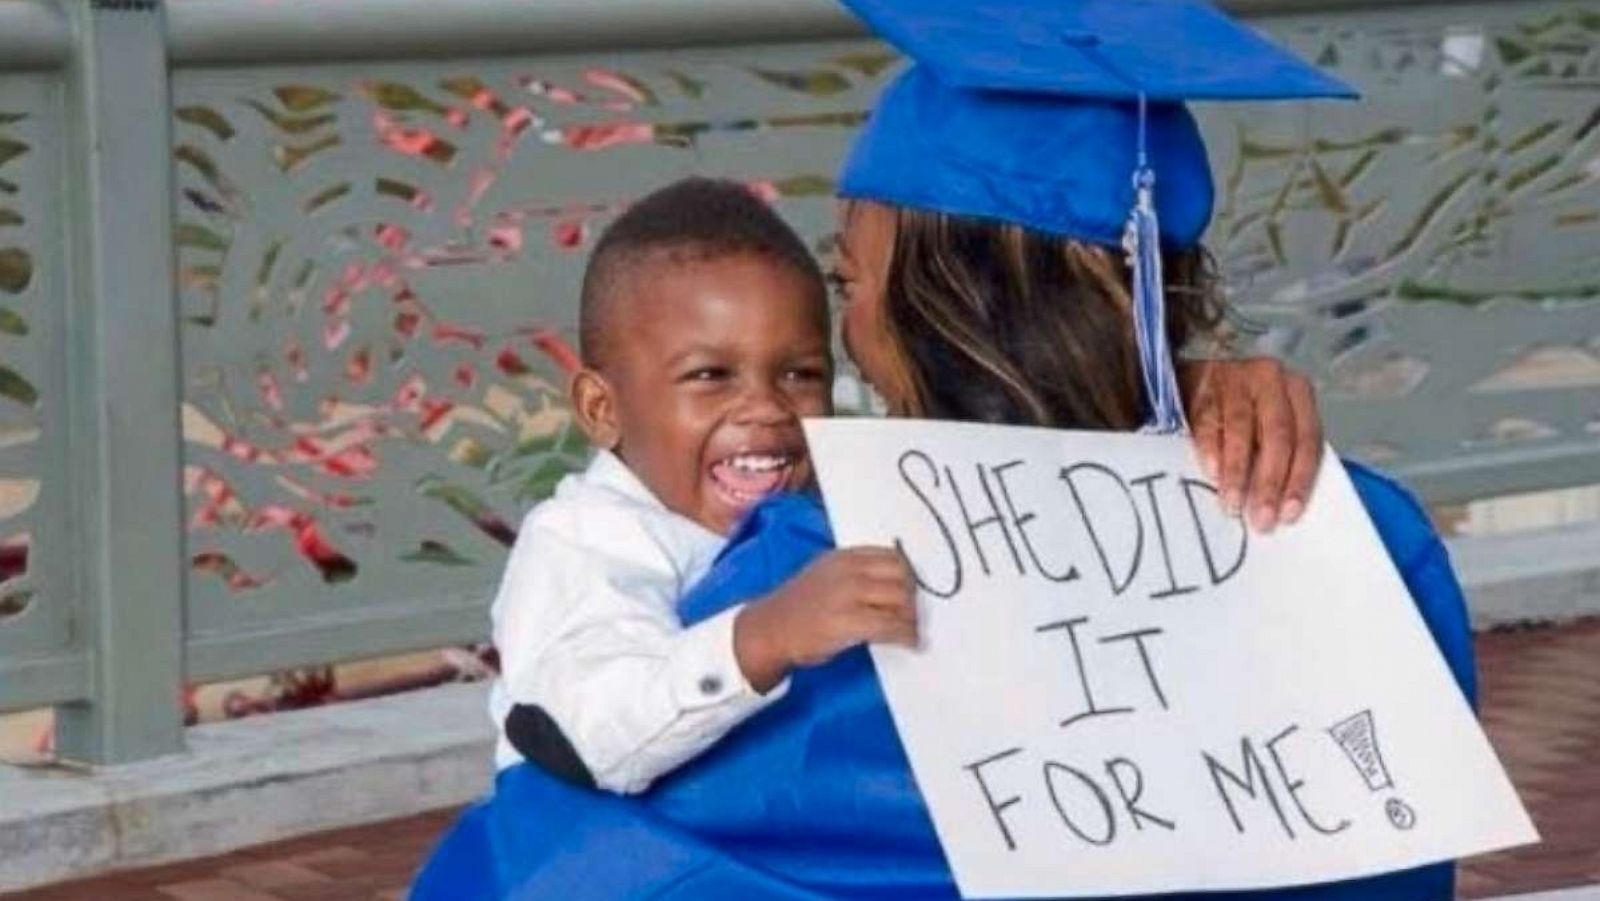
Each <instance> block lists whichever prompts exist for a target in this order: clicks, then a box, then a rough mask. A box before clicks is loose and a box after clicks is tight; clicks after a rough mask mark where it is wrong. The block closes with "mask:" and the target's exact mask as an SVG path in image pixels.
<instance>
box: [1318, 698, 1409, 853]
mask: <svg viewBox="0 0 1600 901" xmlns="http://www.w3.org/2000/svg"><path fill="white" fill-rule="evenodd" d="M1328 735H1329V736H1330V737H1332V738H1333V742H1334V744H1336V745H1338V746H1339V750H1341V751H1343V752H1344V756H1345V757H1346V758H1347V759H1349V761H1350V764H1351V765H1352V766H1354V767H1355V768H1356V772H1357V773H1360V774H1361V778H1362V780H1363V781H1365V782H1366V783H1367V790H1368V791H1372V792H1381V791H1391V790H1393V789H1394V778H1393V777H1391V776H1390V775H1389V767H1388V765H1386V764H1385V763H1384V762H1383V749H1382V748H1381V747H1379V745H1378V726H1377V723H1376V722H1375V721H1374V720H1373V718H1372V711H1371V710H1363V711H1361V712H1360V713H1357V714H1355V715H1353V716H1349V717H1346V718H1345V719H1342V720H1340V721H1339V722H1337V723H1334V724H1333V725H1332V726H1329V727H1328ZM1383 812H1384V813H1385V814H1386V815H1387V816H1388V817H1389V823H1390V825H1392V826H1394V828H1396V829H1410V828H1411V827H1412V826H1415V825H1417V813H1416V811H1414V810H1412V809H1411V805H1409V804H1407V803H1406V802H1404V801H1402V800H1400V799H1399V798H1397V797H1395V796H1393V795H1391V796H1390V797H1389V798H1388V799H1387V800H1386V801H1384V802H1383Z"/></svg>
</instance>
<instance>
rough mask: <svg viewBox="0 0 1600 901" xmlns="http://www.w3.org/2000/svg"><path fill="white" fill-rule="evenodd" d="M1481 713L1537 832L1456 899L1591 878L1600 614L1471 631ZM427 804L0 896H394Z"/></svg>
mask: <svg viewBox="0 0 1600 901" xmlns="http://www.w3.org/2000/svg"><path fill="white" fill-rule="evenodd" d="M1478 653H1479V668H1480V671H1481V672H1482V673H1483V720H1484V723H1485V725H1486V726H1487V728H1488V730H1489V734H1490V737H1491V739H1492V740H1493V741H1494V744H1495V747H1496V748H1497V749H1499V751H1500V754H1501V757H1502V759H1504V760H1505V762H1506V766H1507V768H1508V769H1509V770H1510V772H1511V778H1512V780H1513V781H1514V782H1515V783H1516V784H1517V787H1518V789H1519V790H1520V791H1521V793H1522V797H1523V799H1524V800H1525V801H1526V802H1527V804H1528V806H1529V808H1530V809H1531V810H1532V812H1533V818H1534V821H1535V822H1536V823H1537V824H1538V826H1539V829H1540V831H1541V833H1542V834H1543V836H1544V842H1543V843H1542V844H1540V845H1537V846H1533V847H1530V848H1526V849H1519V850H1514V851H1509V852H1504V853H1500V854H1491V855H1488V856H1486V857H1481V858H1477V859H1474V860H1471V861H1468V862H1466V863H1464V864H1463V865H1462V867H1461V878H1460V894H1461V897H1462V898H1487V897H1492V896H1497V895H1506V894H1515V893H1521V892H1531V891H1539V890H1545V889H1555V888H1562V887H1566V886H1572V885H1584V884H1592V883H1600V766H1596V765H1595V764H1596V763H1600V620H1591V621H1588V622H1583V623H1577V624H1571V625H1567V626H1563V627H1560V628H1537V629H1527V630H1522V631H1513V632H1497V633H1492V634H1489V635H1483V636H1480V637H1479V638H1478ZM453 816H454V811H448V810H447V811H438V812H435V813H429V814H424V815H421V816H416V817H410V818H407V819H403V820H396V821H392V822H387V823H379V824H376V825H372V826H366V827H361V828H357V829H346V830H341V831H338V832H328V833H323V834H321V835H314V836H307V837H305V838H299V839H294V840H292V841H287V842H279V843H277V844H272V845H263V846H260V847H256V848H249V849H246V850H243V851H239V852H235V853H233V854H228V855H224V856H221V857H213V858H208V859H205V860H199V861H192V862H189V863H182V864H173V865H170V866H163V867H154V868H150V869H144V870H133V871H129V872H125V873H120V874H115V875H111V876H106V877H101V878H98V879H90V880H84V881H81V882H75V883H66V884H63V885H59V886H53V887H50V888H44V889H36V890H33V891H29V892H19V893H14V894H11V895H5V896H4V897H5V899H6V901H399V899H402V898H404V896H405V886H406V883H407V880H408V879H409V878H410V876H411V873H412V871H413V870H414V869H415V868H416V865H417V862H418V861H419V860H420V859H421V857H422V855H423V854H424V853H426V852H427V850H428V848H429V847H430V846H431V844H432V842H433V840H434V838H435V837H436V836H437V835H438V834H439V833H440V832H441V831H442V830H443V829H444V828H445V826H446V825H447V824H448V823H449V822H450V820H451V818H452V817H453Z"/></svg>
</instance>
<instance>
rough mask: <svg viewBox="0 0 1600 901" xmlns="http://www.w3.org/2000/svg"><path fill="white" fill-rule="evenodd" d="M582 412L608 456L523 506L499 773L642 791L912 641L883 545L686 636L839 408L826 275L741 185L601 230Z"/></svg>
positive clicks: (834, 556) (832, 563)
mask: <svg viewBox="0 0 1600 901" xmlns="http://www.w3.org/2000/svg"><path fill="white" fill-rule="evenodd" d="M579 340H580V345H581V354H582V357H583V361H584V368H583V369H582V370H581V371H580V372H579V373H578V374H577V375H576V376H575V377H574V379H573V381H572V385H571V401H572V407H573V412H574V415H575V416H576V417H577V421H578V423H579V425H580V426H581V427H582V428H583V430H584V432H585V434H586V435H587V436H588V437H589V440H590V442H591V443H592V444H593V445H594V446H595V448H596V449H597V453H596V456H595V459H594V461H593V462H592V463H591V464H590V465H589V467H588V468H587V469H586V470H585V471H583V472H582V473H578V474H575V475H572V476H568V477H567V478H566V479H564V480H563V481H562V482H561V484H560V485H559V486H558V487H557V489H556V491H555V494H554V495H553V496H552V497H551V498H550V499H549V500H547V501H545V502H543V503H541V504H539V505H538V506H537V507H535V508H534V510H533V511H532V512H531V513H529V514H528V516H527V518H526V519H525V520H524V522H523V528H522V529H521V531H520V532H519V534H518V537H517V542H516V546H515V547H514V548H513V549H512V552H511V557H510V559H509V561H508V562H507V565H506V572H505V576H504V578H503V580H502V583H501V587H500V591H499V594H498V595H497V597H496V599H495V603H494V607H493V611H492V614H491V615H492V619H493V623H494V641H495V645H496V647H497V648H498V649H499V652H500V660H501V677H500V678H499V679H498V680H497V682H496V683H495V685H494V687H493V690H492V692H491V696H490V712H491V715H492V716H493V717H494V721H495V723H496V725H497V727H499V728H500V730H501V735H500V739H499V743H498V745H497V747H496V753H495V759H496V764H497V768H500V769H503V768H505V767H507V766H511V765H514V764H516V763H518V762H520V761H521V760H522V759H523V755H522V753H521V752H519V750H518V749H519V748H521V749H524V750H527V751H528V752H529V753H530V754H531V755H533V756H535V757H536V759H537V762H538V763H540V764H541V765H543V766H545V767H546V768H549V769H552V770H554V771H556V772H558V773H561V774H563V775H565V776H567V777H568V778H569V779H571V780H573V781H576V782H579V783H581V784H592V785H597V786H599V787H601V788H604V789H607V790H611V791H616V792H624V793H633V792H639V791H643V790H644V789H645V788H647V787H648V786H649V785H650V783H651V782H652V781H653V780H654V779H655V778H656V777H658V776H660V775H661V774H663V773H665V772H668V771H670V770H672V769H674V768H675V767H677V766H679V765H680V764H682V763H684V762H685V761H687V760H689V759H690V758H692V757H694V756H695V755H696V754H698V753H700V752H701V751H703V750H705V749H706V748H707V747H709V746H710V745H711V744H713V743H714V742H715V741H716V740H717V739H719V738H721V737H722V736H723V735H724V734H726V733H727V732H728V730H730V729H732V728H733V727H734V726H736V725H738V724H739V723H740V722H742V721H744V720H745V719H747V718H748V717H750V716H751V715H752V714H754V713H755V712H756V711H758V710H760V709H762V708H763V707H765V706H766V705H767V704H770V703H772V702H773V701H774V700H776V699H777V698H779V697H781V696H782V694H783V692H784V689H785V687H786V684H787V683H786V681H785V680H786V677H787V675H788V673H789V672H790V671H791V670H792V669H793V668H795V667H797V666H805V665H811V664H815V663H820V662H823V661H825V660H827V659H828V658H830V657H832V656H833V655H834V654H836V653H838V652H839V651H841V650H844V649H845V648H847V647H850V646H852V645H855V644H858V643H861V642H863V641H895V642H901V643H914V642H915V639H916V624H915V608H914V605H913V602H912V596H913V593H912V580H911V576H910V572H909V570H908V568H907V566H906V564H905V562H904V560H903V559H902V558H901V557H900V556H899V555H898V554H896V553H895V552H893V551H890V550H886V549H869V548H858V549H845V550H840V551H835V552H833V553H831V554H828V555H826V556H825V557H823V558H821V559H820V560H818V561H817V563H816V564H814V565H813V566H812V567H811V568H809V569H807V570H806V571H805V572H803V573H801V574H800V575H799V576H797V577H795V578H794V579H792V580H791V581H790V582H789V583H787V584H785V585H784V586H782V587H781V588H779V589H778V590H777V591H775V592H773V593H772V594H771V595H768V596H766V597H763V598H759V599H755V600H753V601H751V602H750V603H747V604H744V605H739V606H737V607H735V608H733V609H731V610H728V611H726V612H725V613H723V614H721V615H718V616H716V617H714V618H712V619H710V620H707V621H705V622H702V623H698V624H696V625H694V626H691V627H688V628H685V627H683V626H682V624H681V623H680V622H679V620H678V617H677V613H676V604H677V600H678V598H679V597H681V596H682V595H683V594H684V593H685V592H686V591H687V589H688V588H689V587H690V586H692V585H694V584H695V582H697V581H698V580H699V578H700V577H701V576H702V575H704V574H705V572H706V571H707V570H708V569H709V567H710V565H711V563H712V561H713V559H714V558H715V557H716V555H717V553H718V552H719V551H720V550H721V548H722V546H723V544H724V537H725V536H726V534H727V533H728V532H729V531H730V530H731V529H732V528H733V527H734V525H735V524H736V523H737V522H738V521H739V519H740V518H741V517H742V516H743V515H744V513H745V512H747V511H748V510H749V509H750V508H751V507H753V506H755V505H756V504H757V503H758V502H760V501H761V500H762V499H764V498H766V497H769V496H771V495H774V494H777V493H779V492H784V491H795V490H803V489H806V488H808V487H809V486H810V485H811V480H812V472H811V464H810V461H809V459H808V457H807V455H806V449H805V443H804V435H803V433H802V431H801V427H800V419H801V417H805V416H826V415H828V414H829V413H831V411H832V410H831V403H830V396H831V392H832V380H833V358H832V353H831V347H830V332H829V322H828V309H827V296H826V287H825V284H824V282H823V278H822V274H821V272H820V271H819V269H818V268H817V264H816V262H815V261H814V260H813V259H812V257H811V255H810V254H809V252H807V250H806V248H805V245H804V243H803V242H801V241H800V239H799V238H798V237H797V236H796V235H795V234H794V232H793V231H792V230H790V229H789V227H788V226H787V225H785V224H784V223H783V221H782V220H781V219H779V218H778V217H777V215H776V214H775V213H773V212H772V211H771V210H770V209H769V208H768V207H767V206H766V204H764V203H763V202H762V201H760V200H759V199H757V198H756V197H755V196H754V195H752V194H751V193H750V192H749V191H748V190H747V189H745V188H744V187H743V186H741V185H739V184H737V183H734V182H724V181H711V180H706V179H688V180H685V181H680V182H677V183H675V184H673V185H670V186H668V187H666V188H663V189H662V190H660V191H657V192H655V193H654V194H651V195H650V196H648V197H646V198H644V199H643V200H641V201H640V202H639V203H637V204H635V205H634V206H633V207H631V208H630V209H629V210H628V211H627V212H626V213H624V214H623V215H622V216H621V217H619V218H618V219H617V220H616V221H615V222H614V223H613V224H612V225H611V226H610V228H608V229H607V230H606V233H605V234H604V235H603V236H602V237H601V239H600V241H599V243H598V245H597V246H596V248H595V251H594V254H593V256H592V257H591V259H590V263H589V268H588V270H587V271H586V273H585V276H584V284H583V294H582V306H581V312H580V323H579Z"/></svg>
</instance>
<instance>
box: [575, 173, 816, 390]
mask: <svg viewBox="0 0 1600 901" xmlns="http://www.w3.org/2000/svg"><path fill="white" fill-rule="evenodd" d="M739 254H755V255H758V256H763V257H767V258H769V259H771V260H773V261H775V262H777V263H780V264H782V265H785V266H788V267H789V268H790V269H791V270H792V271H793V272H794V273H795V274H796V275H799V276H800V277H801V278H803V279H805V280H806V282H807V283H808V284H811V285H814V286H815V290H816V293H817V296H818V302H819V303H826V294H827V287H826V284H825V283H824V281H823V277H822V270H821V268H820V267H819V266H818V265H817V261H816V258H815V257H813V256H812V255H811V252H810V251H809V250H807V249H806V245H805V242H804V241H802V240H801V239H800V236H799V235H797V234H795V231H794V229H792V228H790V227H789V225H788V223H786V222H784V221H783V219H782V218H781V217H780V216H778V214H777V213H776V212H774V211H773V210H772V208H771V207H770V206H768V205H767V203H766V202H765V201H763V200H762V199H761V198H759V197H757V196H756V195H755V193H754V192H753V191H751V189H750V187H749V186H748V185H745V184H743V183H740V182H736V181H730V180H726V179H714V178H699V177H692V178H685V179H681V180H679V181H675V182H673V183H672V184H670V185H667V186H666V187H664V188H661V189H659V190H657V191H654V192H652V193H650V194H648V195H646V196H645V197H644V198H642V199H640V200H639V201H638V202H637V203H635V204H633V206H631V207H629V208H628V210H627V211H626V212H624V213H623V214H622V215H621V216H619V217H617V219H616V220H615V221H613V222H612V223H611V224H610V225H609V226H607V227H606V229H605V231H604V232H603V233H602V234H601V235H600V240H599V241H598V242H597V243H596V244H595V249H594V253H593V254H591V255H590V257H589V265H588V268H586V269H585V270H584V273H583V293H582V297H581V302H580V306H579V311H578V348H579V353H580V354H581V355H582V357H583V361H584V363H585V364H586V365H590V366H596V365H599V364H600V363H601V357H602V356H603V354H604V350H603V347H604V344H605V337H604V335H605V331H606V329H607V327H608V325H607V320H609V319H611V318H612V317H613V315H614V314H615V312H616V310H615V309H614V307H615V306H616V305H617V303H618V301H619V300H620V299H621V298H622V296H623V295H625V294H626V291H627V285H628V282H629V281H630V280H631V278H633V277H634V276H635V275H637V269H638V268H639V267H640V266H641V265H651V264H663V263H664V264H668V265H677V264H682V263H686V262H703V261H706V260H713V259H718V258H721V257H726V256H734V255H739Z"/></svg>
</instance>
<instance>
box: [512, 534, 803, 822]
mask: <svg viewBox="0 0 1600 901" xmlns="http://www.w3.org/2000/svg"><path fill="white" fill-rule="evenodd" d="M552 512H555V511H552ZM527 525H528V527H526V528H525V529H524V530H523V534H522V535H521V536H520V537H519V538H518V540H517V545H516V547H515V548H514V549H513V551H512V556H511V560H510V561H509V563H508V565H507V569H506V576H505V580H504V582H503V583H502V585H501V589H500V596H499V599H498V601H497V603H496V612H495V644H496V646H497V647H498V648H499V650H500V659H501V677H502V679H503V680H504V684H505V688H506V690H507V694H508V695H509V696H510V699H511V700H512V702H514V703H515V704H518V705H526V706H527V707H537V708H540V709H542V710H543V711H544V712H545V713H546V714H548V716H549V718H550V719H551V720H552V721H553V724H554V725H555V726H557V727H559V728H558V730H557V734H559V735H564V736H565V737H566V740H567V741H569V742H570V743H571V746H572V749H573V750H574V751H575V752H576V754H577V756H578V758H580V759H581V761H582V764H583V765H584V766H585V767H586V768H587V769H588V770H589V772H590V773H591V774H592V775H593V778H594V780H595V782H596V783H597V784H598V785H599V786H600V787H601V788H605V789H608V790H611V791H615V792H621V793H633V792H639V791H643V790H644V789H645V788H647V787H649V785H650V783H651V782H652V781H654V780H655V779H656V778H657V777H658V776H660V775H661V774H663V773H665V772H668V771H670V770H672V769H674V768H676V767H677V766H679V765H681V764H683V763H684V762H686V761H688V760H689V759H691V758H693V757H694V756H695V755H697V754H699V753H700V752H701V751H704V750H705V749H706V748H707V747H709V746H710V745H711V744H712V743H714V742H715V741H716V740H717V739H719V738H721V737H722V736H723V735H724V734H726V733H727V732H728V730H729V729H731V728H733V727H734V726H735V725H737V724H738V723H740V722H742V721H743V720H745V719H746V718H748V717H749V716H750V715H751V714H752V713H754V712H756V711H757V710H759V709H761V708H762V707H764V706H766V705H767V704H769V703H771V702H772V701H773V700H775V699H776V698H777V697H779V696H780V695H781V694H782V689H783V687H784V686H783V685H779V686H777V688H776V689H775V690H774V691H771V692H768V693H767V694H766V695H762V694H759V693H758V692H756V691H755V690H754V689H753V688H752V687H751V686H750V684H749V683H748V681H747V680H746V679H745V677H744V675H743V673H742V672H741V671H740V668H739V663H738V660H737V658H736V655H735V653H734V636H733V624H734V620H735V618H736V617H737V615H738V612H739V610H740V609H741V608H739V607H735V608H732V609H730V610H727V611H725V612H724V613H722V614H720V615H718V616H715V617H713V618H711V619H709V620H706V621H705V622H702V623H698V624H696V625H695V626H692V627H690V628H687V629H685V628H683V627H682V626H681V625H680V624H679V622H678V619H677V615H676V613H675V604H676V601H677V596H676V595H677V592H678V590H679V574H678V573H676V572H675V571H674V570H673V568H672V563H671V559H670V557H669V556H668V555H667V553H666V552H665V551H664V550H663V549H662V548H661V547H660V545H659V544H657V543H656V541H655V540H654V538H653V536H651V535H650V534H649V533H648V530H647V529H645V528H643V527H642V526H641V525H640V524H639V523H638V522H637V521H634V520H632V519H631V517H628V516H625V515H617V516H599V517H595V516H587V517H584V518H583V519H582V520H581V521H580V520H578V519H577V518H571V519H570V520H569V519H567V518H563V517H560V516H545V517H539V516H534V517H530V519H529V522H528V524H527ZM523 715H524V716H526V713H524V714H523ZM500 725H501V727H502V728H505V727H506V725H507V724H505V723H502V724H500Z"/></svg>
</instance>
